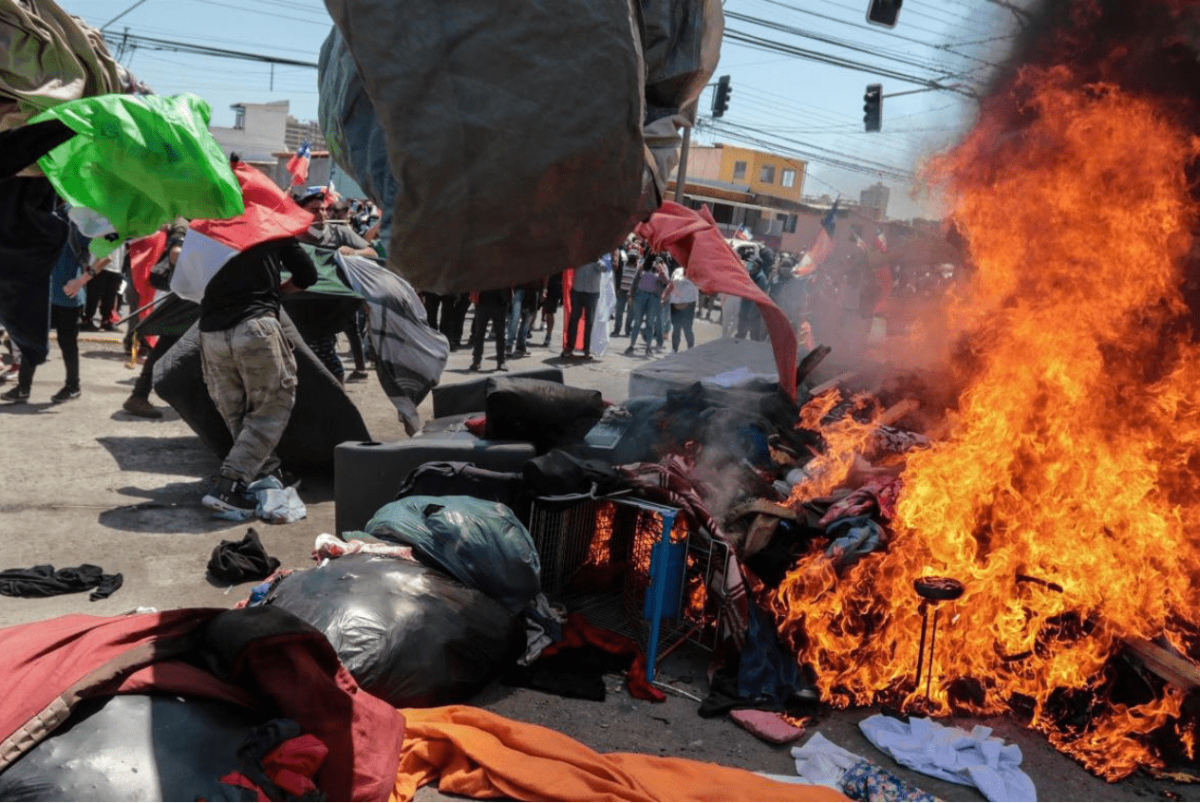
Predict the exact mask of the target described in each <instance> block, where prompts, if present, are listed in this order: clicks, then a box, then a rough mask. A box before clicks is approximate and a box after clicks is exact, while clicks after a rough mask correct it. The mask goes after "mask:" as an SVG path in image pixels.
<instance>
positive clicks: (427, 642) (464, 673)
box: [267, 554, 525, 708]
mask: <svg viewBox="0 0 1200 803" xmlns="http://www.w3.org/2000/svg"><path fill="white" fill-rule="evenodd" d="M267 604H268V605H274V606H277V607H280V608H283V609H285V610H287V611H289V612H291V613H293V614H295V615H296V616H298V617H299V618H301V619H303V620H305V621H306V622H308V623H309V624H311V625H313V626H314V627H316V628H317V629H318V630H321V631H322V632H323V633H324V634H325V636H326V638H328V639H329V642H330V643H331V644H332V645H333V648H334V650H335V651H336V652H337V654H338V657H339V658H340V659H341V661H342V664H343V665H345V667H346V668H347V669H348V670H350V673H351V674H352V675H354V677H355V679H356V680H357V681H358V683H359V685H361V686H362V687H363V688H364V689H366V690H367V691H368V692H370V693H371V694H373V695H375V696H376V697H379V698H381V699H383V700H386V701H387V702H389V703H391V704H392V705H394V706H396V707H397V708H404V707H427V706H436V705H445V704H447V703H452V702H461V701H463V700H466V699H467V698H468V697H469V696H470V695H472V694H473V693H475V692H476V691H478V690H479V689H480V688H482V687H483V685H485V684H486V683H487V682H488V680H490V679H491V677H492V676H493V674H494V673H495V672H496V671H497V670H498V669H499V667H500V666H501V665H502V664H503V663H504V662H506V661H508V660H511V659H513V658H515V657H516V656H518V655H520V653H521V651H522V649H523V648H524V645H525V638H524V633H523V630H522V627H521V625H520V620H519V618H518V617H516V616H514V615H512V614H511V613H509V612H508V611H507V610H505V609H504V607H503V606H502V605H500V604H499V603H497V602H496V601H494V600H492V599H490V598H489V597H488V596H487V595H486V594H484V593H482V592H480V591H477V590H475V589H473V588H468V587H467V586H465V585H463V584H462V583H460V582H458V581H457V580H454V579H452V578H450V577H448V576H447V575H445V574H443V573H442V572H440V571H438V570H436V569H432V568H429V567H427V566H422V565H421V564H419V563H414V562H410V561H405V560H398V559H396V558H385V557H376V556H372V555H362V554H360V555H346V556H345V557H341V558H338V559H337V560H332V561H329V562H327V563H325V564H323V565H321V566H319V567H318V568H316V569H311V570H309V571H305V572H295V573H294V574H292V575H290V576H288V577H286V578H284V579H283V580H281V581H280V582H279V583H278V585H276V586H275V588H274V589H273V590H272V592H271V594H270V596H269V597H268V599H267Z"/></svg>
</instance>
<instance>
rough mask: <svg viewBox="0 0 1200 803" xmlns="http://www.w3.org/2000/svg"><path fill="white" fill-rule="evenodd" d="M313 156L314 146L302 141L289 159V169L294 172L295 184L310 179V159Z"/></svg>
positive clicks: (293, 182)
mask: <svg viewBox="0 0 1200 803" xmlns="http://www.w3.org/2000/svg"><path fill="white" fill-rule="evenodd" d="M311 156H312V147H311V146H310V145H309V144H308V143H307V142H302V143H300V147H299V148H297V149H296V152H295V153H294V154H292V158H291V159H288V163H287V171H288V172H289V173H291V174H292V184H293V185H296V184H303V183H304V182H306V181H308V160H309V158H310V157H311Z"/></svg>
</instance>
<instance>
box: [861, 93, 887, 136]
mask: <svg viewBox="0 0 1200 803" xmlns="http://www.w3.org/2000/svg"><path fill="white" fill-rule="evenodd" d="M863 124H864V125H865V126H866V129H867V130H868V131H879V130H880V128H881V127H882V125H883V84H867V91H866V93H865V94H864V95H863Z"/></svg>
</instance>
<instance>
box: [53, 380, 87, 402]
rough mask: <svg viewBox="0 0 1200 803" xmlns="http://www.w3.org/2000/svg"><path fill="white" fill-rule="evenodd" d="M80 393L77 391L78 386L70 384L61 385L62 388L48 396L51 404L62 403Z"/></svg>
mask: <svg viewBox="0 0 1200 803" xmlns="http://www.w3.org/2000/svg"><path fill="white" fill-rule="evenodd" d="M81 395H82V394H81V393H80V392H79V388H75V387H71V386H70V385H63V386H62V390H60V391H59V392H58V393H55V394H54V395H53V396H51V397H50V401H51V403H53V404H62V403H63V402H65V401H70V400H71V399H78V398H79V397H80V396H81Z"/></svg>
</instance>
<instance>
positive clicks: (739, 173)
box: [733, 162, 746, 181]
mask: <svg viewBox="0 0 1200 803" xmlns="http://www.w3.org/2000/svg"><path fill="white" fill-rule="evenodd" d="M745 178H746V163H745V162H734V163H733V180H734V181H737V180H739V179H745Z"/></svg>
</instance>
